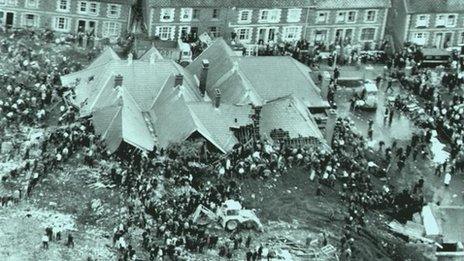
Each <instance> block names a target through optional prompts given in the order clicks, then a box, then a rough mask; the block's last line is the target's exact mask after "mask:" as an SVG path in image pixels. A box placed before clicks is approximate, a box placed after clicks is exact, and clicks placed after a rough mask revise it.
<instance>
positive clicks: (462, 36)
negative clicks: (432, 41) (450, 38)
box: [458, 32, 464, 45]
mask: <svg viewBox="0 0 464 261" xmlns="http://www.w3.org/2000/svg"><path fill="white" fill-rule="evenodd" d="M458 44H459V45H464V32H461V34H460V37H459V42H458Z"/></svg>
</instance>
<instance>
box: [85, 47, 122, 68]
mask: <svg viewBox="0 0 464 261" xmlns="http://www.w3.org/2000/svg"><path fill="white" fill-rule="evenodd" d="M119 60H121V58H120V57H119V55H118V54H117V53H116V52H115V51H114V50H113V49H112V48H110V47H106V48H105V50H104V51H103V52H102V53H101V54H100V55H99V56H98V57H97V59H95V60H94V61H93V62H92V63H91V64H90V65H89V66H88V67H87V68H94V67H98V66H101V65H105V64H107V63H109V62H111V61H119Z"/></svg>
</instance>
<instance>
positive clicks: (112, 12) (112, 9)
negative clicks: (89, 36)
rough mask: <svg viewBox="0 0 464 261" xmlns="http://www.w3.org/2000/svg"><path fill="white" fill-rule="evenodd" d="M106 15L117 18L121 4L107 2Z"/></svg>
mask: <svg viewBox="0 0 464 261" xmlns="http://www.w3.org/2000/svg"><path fill="white" fill-rule="evenodd" d="M107 15H108V17H111V18H119V16H120V15H121V5H115V4H109V5H108V13H107Z"/></svg>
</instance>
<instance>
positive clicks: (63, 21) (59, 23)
mask: <svg viewBox="0 0 464 261" xmlns="http://www.w3.org/2000/svg"><path fill="white" fill-rule="evenodd" d="M54 29H55V30H57V31H69V18H66V17H56V18H55V24H54Z"/></svg>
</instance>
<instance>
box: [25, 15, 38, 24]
mask: <svg viewBox="0 0 464 261" xmlns="http://www.w3.org/2000/svg"><path fill="white" fill-rule="evenodd" d="M24 26H27V27H36V26H37V16H36V15H33V14H25V15H24Z"/></svg>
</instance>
